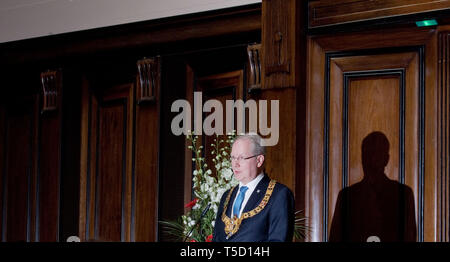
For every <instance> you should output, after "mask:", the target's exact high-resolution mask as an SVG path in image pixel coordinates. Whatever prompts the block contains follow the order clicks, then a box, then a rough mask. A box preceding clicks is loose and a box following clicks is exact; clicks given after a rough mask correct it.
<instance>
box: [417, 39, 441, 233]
mask: <svg viewBox="0 0 450 262" xmlns="http://www.w3.org/2000/svg"><path fill="white" fill-rule="evenodd" d="M424 45H425V46H424V48H423V53H424V54H423V60H422V61H419V63H421V64H422V67H423V68H422V70H421V71H420V74H422V78H423V81H424V84H425V87H426V88H425V90H423V92H422V94H421V96H422V99H421V100H419V106H424V107H425V110H423V111H421V112H420V114H421V115H420V117H421V118H423V119H424V121H422V122H421V123H419V125H421V128H423V130H424V132H425V134H424V135H422V136H421V137H420V139H422V141H421V143H422V145H424V147H425V149H424V155H423V154H421V153H420V152H419V163H420V168H422V169H423V172H424V174H425V175H424V177H423V178H422V181H420V182H421V183H420V182H419V186H420V189H421V190H422V193H423V195H424V199H422V200H421V202H419V208H420V206H421V205H422V208H423V210H424V213H423V231H424V234H423V238H422V239H420V238H419V240H423V241H440V239H439V234H438V232H439V230H440V229H439V228H438V224H439V218H438V216H437V214H438V212H439V209H440V207H439V201H438V195H437V194H438V191H437V187H438V183H439V182H438V176H439V173H438V139H439V138H438V136H437V134H438V131H437V130H438V112H439V109H438V35H437V33H436V32H435V34H433V36H432V37H430V39H429V40H428V41H427V42H426V43H424ZM439 143H440V142H439ZM418 230H419V233H420V230H421V228H420V225H419V228H418ZM419 237H420V235H419Z"/></svg>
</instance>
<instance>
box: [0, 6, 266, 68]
mask: <svg viewBox="0 0 450 262" xmlns="http://www.w3.org/2000/svg"><path fill="white" fill-rule="evenodd" d="M259 30H261V4H259V3H257V4H253V5H246V6H239V7H235V8H228V9H222V10H213V11H210V12H203V13H201V14H198V13H197V14H188V15H181V16H178V17H176V18H174V17H169V18H164V19H156V20H152V21H144V22H138V23H131V24H129V25H126V26H124V25H120V26H111V27H107V28H101V29H93V30H88V31H85V32H75V33H70V34H67V35H66V34H62V35H55V36H51V37H45V38H40V39H33V40H26V42H22V43H19V44H17V43H14V44H9V43H6V44H2V45H1V46H2V47H4V49H2V50H1V51H0V56H1V57H2V61H4V62H5V63H11V64H20V63H28V62H33V61H40V60H47V59H55V58H60V57H65V56H67V55H70V56H78V55H83V54H92V53H95V52H103V51H114V50H124V49H128V48H130V49H133V48H142V49H146V48H148V47H149V46H152V45H159V46H164V45H166V44H167V43H174V42H179V43H182V42H183V41H190V40H192V39H207V38H214V37H218V36H225V35H233V34H241V33H244V34H245V33H252V32H257V31H259ZM74 37H75V38H77V39H78V40H79V41H77V42H76V43H75V42H74V41H73V39H74ZM24 43H25V44H24Z"/></svg>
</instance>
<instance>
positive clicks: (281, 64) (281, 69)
mask: <svg viewBox="0 0 450 262" xmlns="http://www.w3.org/2000/svg"><path fill="white" fill-rule="evenodd" d="M273 40H274V46H276V54H275V56H276V58H277V63H276V64H272V65H268V66H267V67H266V75H271V74H274V73H287V74H289V72H290V70H291V68H290V62H289V60H288V61H283V60H285V59H284V58H283V51H282V44H283V33H281V32H276V33H275V35H274V38H273Z"/></svg>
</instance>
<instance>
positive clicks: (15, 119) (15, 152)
mask: <svg viewBox="0 0 450 262" xmlns="http://www.w3.org/2000/svg"><path fill="white" fill-rule="evenodd" d="M4 109H5V110H4V118H3V120H4V122H3V123H2V127H3V128H4V129H3V135H4V136H3V137H2V139H3V143H2V145H3V146H2V148H1V150H2V151H3V156H4V159H3V161H4V162H3V166H2V171H1V179H2V189H1V192H2V197H1V199H2V220H1V221H2V225H1V227H2V230H1V232H2V235H1V239H2V241H4V242H15V241H31V240H32V239H34V235H33V233H34V230H35V225H34V222H35V219H34V217H33V216H34V212H35V197H34V194H35V190H34V188H35V183H34V181H35V180H34V179H35V175H36V174H35V171H36V162H35V160H36V132H35V131H36V126H37V114H36V112H37V98H36V97H34V96H33V97H24V98H23V100H20V101H13V102H12V103H7V105H6V106H5V107H4Z"/></svg>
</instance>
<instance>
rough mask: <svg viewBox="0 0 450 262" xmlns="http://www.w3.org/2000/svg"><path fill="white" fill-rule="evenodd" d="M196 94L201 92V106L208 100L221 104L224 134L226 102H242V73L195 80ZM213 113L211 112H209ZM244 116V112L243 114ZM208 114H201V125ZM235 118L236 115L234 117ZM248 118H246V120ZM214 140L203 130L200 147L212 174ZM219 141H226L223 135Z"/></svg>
mask: <svg viewBox="0 0 450 262" xmlns="http://www.w3.org/2000/svg"><path fill="white" fill-rule="evenodd" d="M195 91H196V92H202V96H203V98H202V101H203V104H204V103H205V102H206V101H208V100H212V99H214V100H217V101H219V102H220V103H221V104H222V107H223V116H222V119H223V120H224V121H223V123H222V125H223V132H224V134H225V132H226V121H225V120H226V107H225V105H226V100H233V101H236V100H242V101H244V72H243V70H237V71H232V72H226V73H220V74H215V75H208V76H204V77H199V78H197V85H196V90H195ZM211 113H213V112H211ZM244 114H245V112H244ZM209 115H210V114H209V113H206V112H204V113H203V114H202V117H203V123H204V124H205V119H206V118H207V117H208V116H209ZM236 116H237V115H236ZM247 118H248V117H246V120H247ZM237 120H238V119H235V129H236V130H237V126H238V125H239V124H238V122H237ZM247 121H248V120H247ZM242 124H243V123H242ZM216 125H217V123H214V124H213V125H211V126H214V127H215V126H216ZM215 138H216V136H215V135H211V136H210V135H206V134H205V133H204V130H203V135H202V137H201V139H202V145H203V147H204V148H203V152H204V155H205V159H206V160H207V161H206V164H207V165H208V168H210V169H211V171H213V174H214V170H215V168H214V166H215V165H214V163H213V162H212V160H211V159H212V158H213V157H212V154H211V151H212V147H211V144H214V139H215ZM218 139H219V140H220V139H226V136H225V135H220V136H219V138H218Z"/></svg>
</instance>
